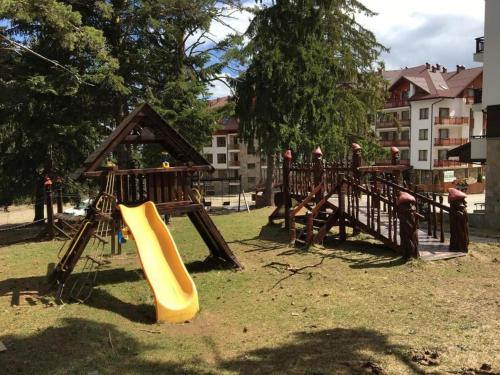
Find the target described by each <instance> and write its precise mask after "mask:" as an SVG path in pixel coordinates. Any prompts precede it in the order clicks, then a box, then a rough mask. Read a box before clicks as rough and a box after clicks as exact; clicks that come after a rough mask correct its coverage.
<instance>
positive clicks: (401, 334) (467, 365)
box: [0, 209, 500, 375]
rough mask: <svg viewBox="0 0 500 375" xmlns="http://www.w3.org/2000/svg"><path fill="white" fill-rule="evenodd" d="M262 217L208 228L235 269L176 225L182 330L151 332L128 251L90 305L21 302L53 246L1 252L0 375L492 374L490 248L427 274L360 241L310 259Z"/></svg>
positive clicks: (499, 358)
mask: <svg viewBox="0 0 500 375" xmlns="http://www.w3.org/2000/svg"><path fill="white" fill-rule="evenodd" d="M269 213H270V211H269V210H267V209H262V210H255V211H252V212H251V213H246V212H245V213H235V214H231V215H226V216H216V217H214V221H215V222H216V224H217V225H218V226H219V228H220V230H221V232H222V233H223V235H224V236H225V238H226V240H227V241H228V242H229V243H230V246H231V248H232V249H233V251H234V252H235V254H236V255H237V257H238V258H239V259H240V260H241V262H242V263H243V264H244V265H245V267H246V268H245V270H244V271H243V272H234V271H230V270H223V269H217V268H216V269H214V268H212V269H208V270H207V269H205V268H204V267H202V266H200V261H202V260H203V259H204V258H205V257H206V255H208V250H207V249H206V247H205V246H204V244H203V243H202V241H201V239H200V238H199V237H198V235H197V233H196V232H195V230H194V228H193V227H192V226H191V225H190V223H189V220H188V219H187V218H174V220H173V224H172V226H171V230H172V233H173V236H174V238H175V240H176V242H177V245H178V248H179V250H180V251H181V254H182V256H183V259H184V261H185V263H186V264H187V266H188V269H189V270H190V271H191V274H192V276H193V278H194V281H195V283H196V286H197V288H198V294H199V298H200V306H201V311H200V313H199V314H198V315H197V317H196V318H195V319H194V320H193V321H192V322H190V323H185V324H180V325H169V324H162V325H159V324H156V323H154V321H153V319H154V309H153V304H152V298H151V296H150V292H149V288H148V286H147V283H146V281H145V279H144V278H143V276H142V272H141V270H140V267H139V263H138V260H137V258H136V256H135V248H134V244H133V242H128V243H127V244H126V246H125V247H124V253H123V254H122V255H120V256H115V257H113V258H110V259H111V260H112V263H111V264H110V265H109V266H107V267H105V268H104V269H103V270H102V271H101V272H100V274H99V276H98V286H97V287H96V289H95V291H94V293H93V294H92V296H91V298H90V299H89V301H88V302H87V303H86V304H77V303H74V304H65V305H61V306H58V305H55V304H54V303H53V300H52V298H51V297H50V296H49V297H47V296H45V297H44V296H40V295H38V294H35V293H29V292H30V291H38V290H40V288H43V287H44V283H45V275H46V272H47V265H48V264H49V263H54V262H55V261H56V254H57V252H58V250H59V247H60V246H61V242H58V241H53V242H38V243H36V242H31V243H19V244H16V245H11V246H4V247H2V248H0V340H1V341H2V342H3V343H4V344H5V345H6V347H7V351H5V352H1V353H0V374H11V373H13V374H17V373H24V374H68V373H70V374H72V373H74V374H94V375H95V374H142V373H144V374H310V375H312V374H316V375H319V374H379V373H385V374H427V373H429V374H483V373H484V374H487V373H494V372H495V371H500V335H499V332H500V329H499V328H500V327H499V325H500V292H499V291H500V285H499V284H500V282H499V281H500V276H499V265H500V264H499V261H500V244H499V243H498V241H497V240H490V241H491V242H487V241H485V242H482V243H479V242H476V243H473V244H471V253H470V254H469V256H467V257H465V258H458V259H452V260H448V261H437V262H431V263H424V262H420V261H411V262H407V263H405V262H403V261H402V260H401V259H400V258H399V257H397V256H395V254H393V253H392V252H390V251H387V250H385V249H384V248H383V247H382V246H381V245H379V244H377V243H376V242H374V241H371V242H369V241H368V242H367V241H365V240H366V239H367V237H365V236H358V237H356V238H351V239H350V240H349V241H348V242H347V243H344V244H338V243H336V242H335V241H333V240H332V242H330V243H329V244H326V247H325V248H314V249H311V250H309V251H307V252H306V251H303V250H300V249H293V248H290V247H288V245H287V238H288V234H287V232H286V231H284V230H283V229H281V228H280V227H278V226H272V227H268V226H264V225H265V224H266V222H267V215H268V214H269ZM307 266H310V267H307ZM301 267H306V268H303V269H302V270H300V268H301ZM18 292H21V293H18ZM26 292H28V293H26ZM481 366H483V370H480V368H481ZM488 366H491V367H492V371H491V372H490V371H488ZM467 369H469V370H467Z"/></svg>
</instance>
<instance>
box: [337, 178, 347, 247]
mask: <svg viewBox="0 0 500 375" xmlns="http://www.w3.org/2000/svg"><path fill="white" fill-rule="evenodd" d="M343 184H344V174H343V173H339V174H338V176H337V189H338V195H339V208H338V209H339V236H340V240H341V241H345V240H346V239H347V234H346V224H345V203H344V193H343V192H342V185H343ZM347 199H349V197H347Z"/></svg>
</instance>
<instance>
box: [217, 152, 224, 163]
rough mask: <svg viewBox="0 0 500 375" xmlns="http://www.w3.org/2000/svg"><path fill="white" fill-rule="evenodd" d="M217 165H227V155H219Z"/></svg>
mask: <svg viewBox="0 0 500 375" xmlns="http://www.w3.org/2000/svg"><path fill="white" fill-rule="evenodd" d="M217 164H226V154H217Z"/></svg>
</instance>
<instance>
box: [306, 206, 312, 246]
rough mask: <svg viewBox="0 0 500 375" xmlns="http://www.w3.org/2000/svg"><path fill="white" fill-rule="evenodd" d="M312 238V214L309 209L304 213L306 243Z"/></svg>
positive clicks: (310, 241) (309, 242)
mask: <svg viewBox="0 0 500 375" xmlns="http://www.w3.org/2000/svg"><path fill="white" fill-rule="evenodd" d="M312 240H313V214H312V212H311V211H307V213H306V244H307V246H309V245H310V244H311V243H312Z"/></svg>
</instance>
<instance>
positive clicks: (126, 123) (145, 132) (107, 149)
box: [75, 103, 210, 177]
mask: <svg viewBox="0 0 500 375" xmlns="http://www.w3.org/2000/svg"><path fill="white" fill-rule="evenodd" d="M145 143H158V144H160V145H161V146H163V148H164V149H165V151H167V152H168V153H169V154H170V155H171V156H172V157H173V158H175V159H176V160H177V161H179V162H181V163H190V164H193V165H208V166H210V163H209V162H208V161H207V160H206V159H205V158H204V157H203V156H202V155H201V154H200V153H199V152H198V151H196V150H195V149H194V147H193V146H191V144H190V143H189V142H188V141H186V139H185V138H184V137H183V136H182V135H180V134H179V132H177V131H176V130H175V129H174V128H172V127H171V126H170V125H168V124H167V123H166V122H165V120H163V118H161V116H160V115H159V114H158V113H157V112H156V111H155V110H154V109H153V108H151V106H150V105H149V104H147V103H143V104H141V105H139V106H138V107H137V108H135V109H134V111H132V112H131V113H130V114H129V115H128V116H127V117H125V118H124V119H123V120H122V122H121V123H120V125H118V126H117V128H116V129H115V130H114V131H113V132H112V133H111V134H110V135H109V136H108V137H107V138H106V139H105V140H104V141H103V142H102V143H101V145H100V146H99V147H98V148H97V149H96V150H95V151H94V152H93V153H92V154H90V155H89V156H88V157H87V159H86V160H85V161H84V162H83V168H81V169H79V170H78V171H77V172H75V177H80V176H82V175H84V174H85V173H86V172H94V171H96V170H97V169H98V168H99V167H100V165H101V163H102V162H103V160H104V158H105V157H106V155H108V154H110V153H111V152H113V151H114V150H115V149H116V148H117V147H118V146H119V145H120V144H145Z"/></svg>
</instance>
